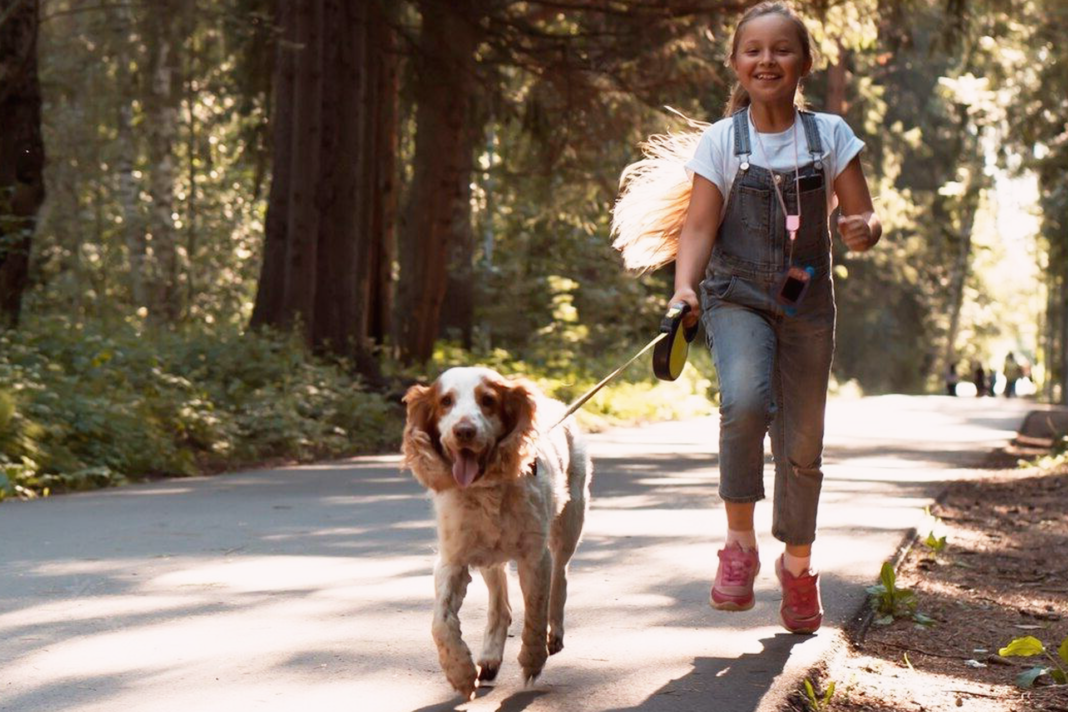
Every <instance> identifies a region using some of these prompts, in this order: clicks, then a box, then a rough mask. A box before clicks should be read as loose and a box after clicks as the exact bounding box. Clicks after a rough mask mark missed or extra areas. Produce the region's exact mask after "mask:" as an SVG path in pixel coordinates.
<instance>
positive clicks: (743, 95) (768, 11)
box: [723, 2, 816, 116]
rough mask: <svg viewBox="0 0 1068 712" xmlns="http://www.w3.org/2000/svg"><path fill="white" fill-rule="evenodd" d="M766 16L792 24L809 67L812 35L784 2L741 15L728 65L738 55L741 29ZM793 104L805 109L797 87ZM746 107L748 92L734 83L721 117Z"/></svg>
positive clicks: (810, 64) (758, 7)
mask: <svg viewBox="0 0 1068 712" xmlns="http://www.w3.org/2000/svg"><path fill="white" fill-rule="evenodd" d="M767 15H781V16H782V17H785V18H786V19H787V20H789V21H790V22H791V23H793V26H794V29H795V30H796V31H797V39H798V41H799V42H800V43H801V53H802V54H803V55H804V58H805V63H806V64H807V65H808V66H810V67H811V66H812V63H813V60H814V59H815V54H816V50H815V46H814V45H813V43H812V35H811V34H809V31H808V28H807V27H805V23H804V22H803V21H802V20H801V18H800V16H798V14H797V13H796V12H794V11H793V9H792V8H791V7H790V6H789V5H787V4H786V3H784V2H762V3H759V4H757V5H754V6H753V7H751V8H749V9H748V10H746V12H745V14H744V15H742V19H741V20H739V21H738V26H737V27H735V28H734V37H733V38H732V39H731V54H730V57H728V64H733V62H734V57H735V55H737V54H738V43H739V41H740V40H741V37H742V28H743V27H745V26H746V25H747V24H749V23H750V22H751V21H753V20H755V19H757V18H758V17H765V16H767ZM794 102H795V103H796V104H797V108H799V109H804V108H805V98H804V96H803V95H802V94H801V89H800V87H798V90H797V94H796V96H795V97H794ZM747 106H749V92H747V91H746V90H745V88H744V87H743V86H742V83H741V82H735V83H734V89H733V90H732V91H731V98H730V101H728V102H727V110H726V111H725V112H724V114H723V115H724V116H731V115H733V114H734V112H736V111H738V109H744V108H745V107H747Z"/></svg>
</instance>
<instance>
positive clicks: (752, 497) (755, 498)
mask: <svg viewBox="0 0 1068 712" xmlns="http://www.w3.org/2000/svg"><path fill="white" fill-rule="evenodd" d="M719 498H720V499H722V500H723V501H724V502H730V503H731V504H749V503H751V502H759V501H760V500H762V499H766V498H767V496H766V495H765V494H764V493H763V492H761V493H760V494H749V495H744V496H741V497H732V496H730V495H725V494H723V492H720V493H719Z"/></svg>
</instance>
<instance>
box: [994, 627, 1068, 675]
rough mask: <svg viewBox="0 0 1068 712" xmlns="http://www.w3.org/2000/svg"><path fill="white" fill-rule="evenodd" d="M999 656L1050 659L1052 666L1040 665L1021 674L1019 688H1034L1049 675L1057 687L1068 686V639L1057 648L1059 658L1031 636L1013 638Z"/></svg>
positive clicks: (1000, 651) (999, 652)
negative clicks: (1041, 679)
mask: <svg viewBox="0 0 1068 712" xmlns="http://www.w3.org/2000/svg"><path fill="white" fill-rule="evenodd" d="M998 655H1001V656H1002V657H1006V658H1008V657H1016V656H1019V657H1025V658H1029V657H1033V656H1035V655H1045V656H1046V658H1047V659H1049V661H1050V663H1051V665H1038V666H1036V667H1033V668H1031V669H1029V670H1026V671H1024V672H1022V673H1020V675H1018V676H1017V678H1016V685H1017V686H1018V687H1023V688H1030V687H1034V684H1035V681H1036V680H1038V678H1040V677H1042V676H1043V675H1049V676H1050V679H1052V681H1053V684H1055V685H1066V684H1068V672H1066V669H1068V637H1066V638H1065V639H1064V640H1062V641H1061V644H1060V647H1059V648H1057V657H1054V656H1053V654H1052V653H1051V652H1050V651H1049V650H1047V649H1046V646H1045V645H1044V644H1043V643H1042V641H1041V640H1039V639H1038V638H1036V637H1034V636H1031V635H1027V636H1024V637H1022V638H1013V639H1012V641H1011V642H1010V643H1009V644H1008V645H1006V646H1005V647H1004V648H1002V649H1001V650H999V651H998Z"/></svg>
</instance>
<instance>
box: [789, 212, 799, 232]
mask: <svg viewBox="0 0 1068 712" xmlns="http://www.w3.org/2000/svg"><path fill="white" fill-rule="evenodd" d="M800 229H801V216H800V215H787V216H786V232H791V233H792V232H797V231H798V230H800Z"/></svg>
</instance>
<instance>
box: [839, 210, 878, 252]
mask: <svg viewBox="0 0 1068 712" xmlns="http://www.w3.org/2000/svg"><path fill="white" fill-rule="evenodd" d="M870 219H871V213H862V214H860V215H839V216H838V234H839V235H841V236H842V240H843V241H844V242H845V244H846V247H848V248H849V249H850V250H855V251H857V252H864V251H865V250H868V249H870V248H871V247H872V245H874V244H875V243H876V242H878V241H879V238H878V237H876V235H875V233H874V231H873V230H872V227H871V222H870Z"/></svg>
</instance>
